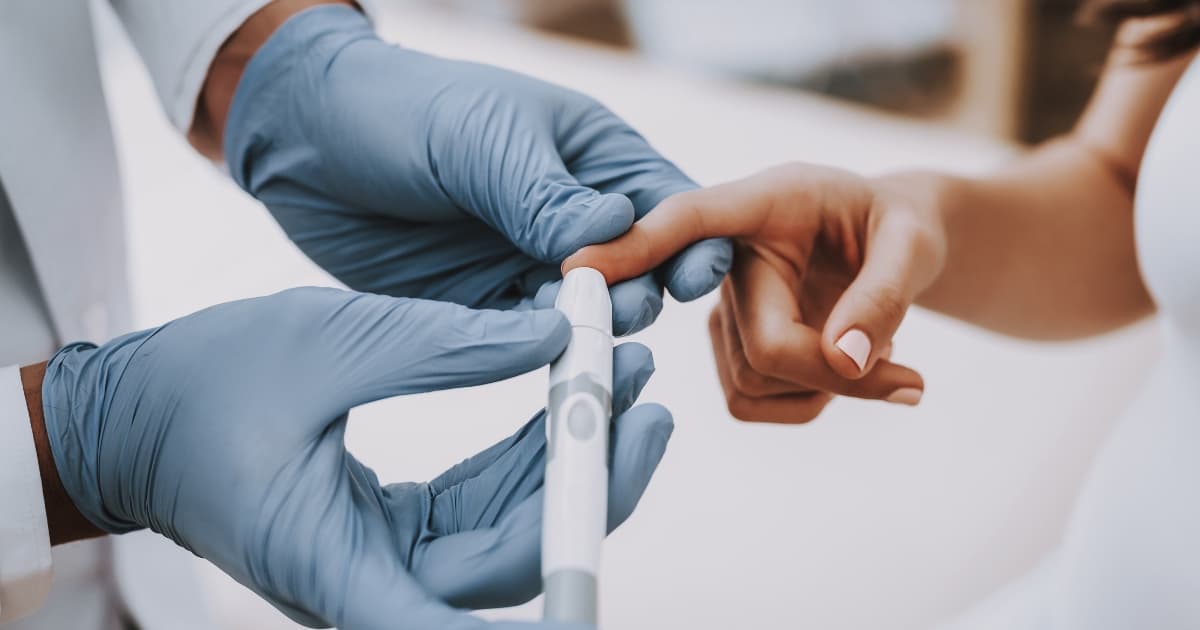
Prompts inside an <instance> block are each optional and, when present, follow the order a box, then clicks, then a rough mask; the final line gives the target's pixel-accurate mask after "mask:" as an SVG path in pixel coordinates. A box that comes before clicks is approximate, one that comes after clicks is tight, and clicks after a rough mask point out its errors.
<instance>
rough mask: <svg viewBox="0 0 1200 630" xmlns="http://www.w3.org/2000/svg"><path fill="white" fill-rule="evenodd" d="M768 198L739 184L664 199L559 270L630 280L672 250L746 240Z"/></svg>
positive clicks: (764, 215)
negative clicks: (734, 238) (586, 271)
mask: <svg viewBox="0 0 1200 630" xmlns="http://www.w3.org/2000/svg"><path fill="white" fill-rule="evenodd" d="M769 208H770V195H769V194H768V193H767V192H765V191H763V190H761V189H760V187H756V186H754V185H752V184H751V183H750V180H738V181H734V182H729V183H727V184H721V185H718V186H713V187H712V188H705V189H700V190H689V191H685V192H681V193H678V194H675V195H672V196H670V197H668V198H667V199H666V200H665V201H663V202H662V203H660V204H659V205H658V206H657V207H656V208H654V210H652V211H651V212H650V213H649V214H647V215H646V216H645V217H643V218H642V219H641V220H639V221H638V222H637V223H634V224H633V227H631V228H629V231H628V232H626V233H625V234H623V235H621V236H619V237H617V238H616V239H614V240H611V241H609V242H607V243H604V244H601V245H593V246H590V247H584V248H583V249H581V250H579V251H578V252H576V253H575V254H574V255H572V256H570V257H569V258H567V259H566V260H565V261H564V262H563V272H564V273H565V272H567V271H570V270H571V269H574V268H576V267H592V268H595V269H598V270H599V271H600V272H601V273H603V274H604V277H605V278H606V279H607V280H608V282H609V284H613V283H615V282H620V281H621V280H626V279H628V278H632V277H635V276H638V275H641V274H643V273H646V272H647V271H650V270H651V269H654V268H655V267H657V266H659V265H661V264H662V263H664V262H666V260H667V259H669V258H670V257H671V256H673V255H674V254H675V253H676V252H678V251H680V250H682V249H683V248H685V247H687V246H688V245H690V244H692V243H694V242H696V241H699V240H702V239H706V238H715V237H721V236H750V235H752V234H754V233H756V232H757V231H758V228H759V227H760V226H761V225H762V223H763V222H764V221H765V220H766V218H767V213H768V211H769Z"/></svg>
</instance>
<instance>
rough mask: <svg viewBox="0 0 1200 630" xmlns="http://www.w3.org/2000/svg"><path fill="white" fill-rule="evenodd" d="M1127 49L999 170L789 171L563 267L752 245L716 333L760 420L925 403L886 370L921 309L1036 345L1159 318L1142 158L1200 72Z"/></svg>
mask: <svg viewBox="0 0 1200 630" xmlns="http://www.w3.org/2000/svg"><path fill="white" fill-rule="evenodd" d="M1150 26H1154V25H1153V24H1151V25H1150ZM1139 28H1149V27H1148V26H1146V25H1145V23H1142V24H1140V25H1139V24H1130V25H1126V27H1125V28H1124V29H1123V30H1122V35H1121V37H1122V38H1125V40H1124V41H1129V40H1131V39H1132V40H1133V41H1137V37H1139V36H1144V31H1143V32H1142V33H1139V32H1137V29H1139ZM1128 54H1129V53H1127V52H1125V51H1123V49H1121V50H1117V51H1115V52H1114V53H1113V55H1112V59H1111V60H1110V63H1109V69H1108V70H1107V72H1106V73H1105V76H1104V79H1103V81H1102V83H1101V87H1100V89H1099V90H1098V91H1097V95H1096V97H1095V99H1094V101H1093V103H1092V105H1091V106H1090V108H1089V110H1088V113H1087V115H1086V116H1085V117H1084V119H1083V120H1082V121H1081V122H1080V124H1079V126H1078V127H1077V128H1076V130H1075V131H1074V132H1073V133H1072V134H1070V135H1069V136H1068V137H1066V138H1063V139H1059V140H1056V141H1054V142H1051V143H1048V144H1046V145H1045V146H1043V147H1040V148H1038V149H1037V150H1035V151H1034V152H1032V153H1031V154H1030V155H1028V156H1025V157H1023V158H1021V159H1019V160H1017V162H1016V163H1015V164H1013V165H1011V166H1010V167H1008V168H1006V169H1003V170H1002V171H1000V172H999V173H997V174H994V175H992V176H988V177H983V178H976V179H968V178H961V177H956V176H952V175H948V174H940V173H928V172H920V173H901V174H897V175H889V176H885V177H880V178H873V179H867V178H862V177H858V176H856V175H853V174H850V173H846V172H843V171H838V170H836V169H828V168H822V167H817V166H812V165H804V164H794V165H786V166H783V167H777V168H775V169H771V170H769V171H767V172H764V173H761V174H758V175H755V176H752V177H749V178H746V179H744V180H740V181H737V182H732V183H730V184H724V185H721V186H717V187H714V188H712V189H708V190H705V191H699V192H686V193H683V194H680V195H677V196H676V197H674V198H672V199H669V200H667V202H666V203H664V204H663V205H662V206H661V207H660V208H659V209H658V210H656V211H655V212H654V213H652V214H650V215H648V216H647V217H646V218H645V219H643V220H642V221H641V222H639V224H638V225H636V226H634V228H633V229H631V230H630V232H629V233H627V234H626V235H624V236H623V237H621V238H620V239H617V240H615V241H613V242H612V243H609V244H606V245H602V246H598V247H592V248H586V249H584V250H582V251H581V252H580V253H578V254H577V255H576V256H574V257H572V258H571V259H569V260H568V261H567V262H566V264H565V265H564V269H570V268H572V267H574V266H578V265H588V266H594V267H597V268H599V269H601V270H602V271H604V272H605V273H606V275H607V276H608V278H609V280H610V281H619V280H620V279H621V278H624V277H627V276H629V275H632V274H636V273H638V272H639V271H640V270H641V269H643V268H647V267H649V266H652V265H653V264H655V262H656V261H658V260H661V259H662V258H663V257H664V256H667V255H670V253H671V252H673V251H677V250H678V248H679V247H680V246H682V244H684V243H687V242H691V241H692V240H695V239H697V238H705V237H711V236H713V235H726V236H735V237H739V238H740V239H742V241H743V242H744V243H745V245H746V247H744V248H742V250H740V251H739V258H738V260H739V262H738V263H737V264H735V270H734V273H733V276H732V278H731V280H730V281H728V282H727V288H726V290H725V291H724V293H723V295H724V296H725V299H723V300H722V303H721V305H720V307H718V309H717V311H716V312H715V313H714V316H713V321H712V326H711V332H712V334H713V338H714V347H715V349H716V350H717V354H718V359H717V361H718V368H719V371H720V374H721V376H722V384H723V385H724V386H725V390H726V396H727V400H728V402H729V404H730V407H731V409H732V410H733V411H734V414H735V415H737V416H738V417H742V418H747V419H757V420H767V419H772V420H775V421H804V420H807V419H811V418H812V417H815V415H816V414H817V413H818V412H819V411H820V409H821V408H822V407H823V406H824V404H825V403H826V402H828V399H829V397H828V396H827V395H825V394H830V393H832V394H845V395H853V396H860V397H868V398H883V399H889V400H893V401H894V402H902V403H907V404H912V403H915V402H916V401H918V400H919V399H920V393H921V391H923V384H922V383H921V382H920V380H919V377H918V376H917V375H916V374H915V373H912V372H911V371H909V372H904V371H898V370H896V368H895V366H894V365H893V364H892V363H891V362H890V361H888V360H887V358H888V357H889V356H890V355H889V352H890V347H891V337H892V335H893V334H894V332H895V331H896V329H897V328H898V327H899V325H900V322H901V320H902V319H903V317H904V314H905V313H906V312H907V310H908V308H909V306H911V304H913V302H914V301H918V300H919V301H920V303H921V304H924V305H926V306H929V307H931V308H935V309H938V310H942V311H943V312H947V313H950V314H952V315H955V316H957V317H960V318H963V319H966V320H968V321H972V322H974V323H976V324H979V325H983V326H988V327H990V328H993V329H997V330H1001V331H1003V332H1006V333H1009V334H1017V335H1022V336H1027V337H1034V338H1066V337H1072V336H1081V335H1086V334H1094V333H1096V332H1100V331H1103V330H1108V329H1111V328H1113V327H1116V326H1119V325H1121V324H1124V323H1127V322H1129V321H1132V320H1134V319H1136V318H1138V317H1140V316H1143V315H1144V314H1145V313H1147V312H1149V310H1150V308H1151V305H1150V301H1149V297H1148V296H1147V294H1146V291H1145V288H1144V287H1143V286H1142V284H1141V280H1140V277H1139V276H1138V272H1137V266H1136V260H1135V258H1134V253H1133V232H1132V225H1133V222H1132V190H1133V184H1134V181H1135V175H1136V171H1137V166H1138V164H1139V162H1140V159H1141V154H1142V152H1143V151H1144V150H1145V146H1146V142H1147V140H1148V137H1149V132H1150V130H1151V129H1152V127H1153V120H1154V118H1155V117H1156V116H1157V113H1158V111H1159V109H1161V107H1162V105H1163V103H1164V101H1165V99H1166V97H1167V95H1168V94H1169V93H1170V90H1171V88H1172V87H1173V85H1174V82H1175V80H1176V79H1177V78H1178V76H1179V73H1180V72H1182V69H1183V67H1184V66H1186V63H1187V60H1186V59H1176V60H1172V61H1167V62H1157V63H1139V64H1131V63H1130V59H1129V58H1128V56H1127V55H1128ZM739 266H740V269H739ZM739 307H741V308H740V309H739ZM739 312H741V313H742V314H743V315H742V316H741V317H737V315H738V313H739ZM731 320H735V321H731ZM722 331H724V332H723V333H722ZM881 366H882V367H881ZM830 372H832V373H834V374H836V375H838V376H840V377H842V378H844V379H853V380H856V381H857V382H858V386H851V385H849V384H848V383H845V382H839V381H837V380H835V379H832V378H831V377H830Z"/></svg>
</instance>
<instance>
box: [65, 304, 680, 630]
mask: <svg viewBox="0 0 1200 630" xmlns="http://www.w3.org/2000/svg"><path fill="white" fill-rule="evenodd" d="M569 334H570V333H569V328H568V325H567V322H566V320H565V319H564V318H563V317H562V315H561V314H559V313H558V312H557V311H553V310H537V311H526V312H504V311H473V310H470V309H467V308H465V307H462V306H459V305H455V304H448V303H439V302H428V301H424V300H415V299H403V298H400V299H398V298H390V297H385V296H379V295H364V294H356V293H351V292H346V291H340V290H335V289H311V288H310V289H295V290H291V291H286V292H283V293H279V294H276V295H272V296H269V297H264V298H257V299H251V300H245V301H240V302H232V303H228V304H224V305H220V306H216V307H213V308H209V309H206V310H204V311H200V312H198V313H196V314H194V315H191V316H188V317H184V318H182V319H179V320H177V321H174V322H171V323H168V324H166V325H164V326H162V327H159V328H156V329H152V330H147V331H142V332H137V333H132V334H129V335H126V336H124V337H120V338H118V339H116V340H114V341H112V342H110V343H107V344H105V345H103V346H100V347H96V346H94V345H91V344H74V345H71V346H68V347H66V348H64V349H63V350H61V351H60V352H59V353H58V354H57V355H55V357H54V358H53V359H52V360H51V361H50V362H49V364H48V365H47V368H46V374H45V377H44V379H43V381H42V396H43V404H42V409H43V411H44V423H45V429H46V433H47V435H48V437H49V439H48V442H49V445H50V450H51V452H52V454H53V460H54V464H55V468H56V469H57V472H58V475H59V477H60V478H61V481H62V486H63V487H64V488H65V490H66V492H67V494H68V495H69V497H70V499H71V500H72V502H73V503H74V504H75V506H76V507H77V508H78V510H79V512H80V513H81V514H82V515H83V516H84V517H85V518H86V519H87V520H89V521H90V522H91V523H93V524H95V525H96V526H99V527H100V528H101V529H103V530H104V531H106V532H111V533H121V532H128V531H132V530H136V529H141V528H146V527H148V528H151V529H153V530H154V531H156V532H159V533H162V534H164V535H166V536H168V537H170V538H171V539H172V540H174V541H175V542H177V543H179V544H180V545H182V546H184V547H186V548H188V549H189V550H191V551H193V552H194V553H196V554H197V555H199V556H202V557H204V558H207V559H208V560H210V561H212V562H213V563H215V564H216V565H217V566H219V567H220V568H221V569H223V570H224V571H226V572H227V573H229V574H230V575H231V576H233V577H234V578H235V579H237V580H238V581H239V582H241V583H242V584H245V585H246V586H248V587H249V588H251V589H252V590H254V591H255V592H257V593H259V594H260V595H262V596H263V597H265V598H267V599H268V600H269V601H271V603H273V604H274V605H275V606H276V607H278V608H279V609H280V610H282V611H284V612H285V613H286V614H287V615H288V616H290V617H291V618H293V619H295V620H297V621H299V622H301V623H304V624H306V625H310V626H330V625H336V626H338V627H339V628H343V629H345V630H360V629H361V630H371V629H383V628H388V629H390V630H395V629H400V630H403V629H406V628H412V629H424V628H447V629H458V628H477V627H484V626H487V627H492V626H490V625H488V624H486V623H485V622H483V621H482V620H480V619H477V618H475V617H473V616H470V615H468V614H466V613H463V612H460V611H457V610H455V609H454V608H452V606H453V607H464V608H477V607H497V606H506V605H514V604H517V603H521V602H523V601H526V600H528V599H530V598H532V597H534V596H535V595H536V594H537V593H538V592H539V590H540V545H541V515H542V506H541V490H540V488H541V484H542V473H543V469H544V462H543V461H542V458H543V456H544V453H545V437H544V435H545V430H544V428H543V425H542V422H543V419H542V416H543V414H542V413H538V414H537V415H536V416H535V417H534V418H533V420H531V421H530V422H529V423H528V424H526V425H525V427H524V428H522V429H521V430H520V431H519V432H517V434H516V435H514V436H512V437H511V438H509V439H507V440H505V441H503V442H501V443H499V444H497V445H496V446H493V447H492V448H490V449H488V450H486V451H484V452H482V453H480V454H479V455H477V456H475V457H473V458H470V459H468V460H466V461H464V462H463V463H461V464H459V465H458V466H455V467H454V468H452V469H451V470H450V471H448V472H446V473H445V474H443V475H442V476H440V477H438V478H437V479H435V480H434V481H432V482H429V483H400V484H394V485H389V486H381V485H380V484H379V481H378V479H377V478H376V476H375V474H374V473H373V472H372V471H371V469H370V468H368V467H367V466H365V465H364V464H362V463H361V462H359V461H358V460H357V459H355V458H354V457H353V456H352V455H351V454H349V453H348V452H347V451H346V448H345V445H344V443H343V435H344V432H345V429H346V421H347V414H348V411H349V410H350V409H351V408H352V407H355V406H357V405H361V404H364V403H367V402H370V401H373V400H378V399H381V398H386V397H390V396H397V395H403V394H412V393H417V392H425V391H431V390H438V389H447V388H454V387H463V386H469V385H477V384H481V383H486V382H489V381H496V380H500V379H504V378H507V377H510V376H514V375H516V374H520V373H522V372H526V371H529V370H532V369H535V368H538V367H540V366H542V365H545V364H546V363H548V362H549V361H551V360H552V359H554V358H555V357H556V356H557V355H558V354H559V353H561V352H562V350H563V349H564V347H565V346H566V344H567V341H568V336H569ZM614 358H615V363H614V370H613V371H614V392H615V393H614V401H613V402H614V408H615V412H616V413H618V414H619V415H618V416H617V418H616V420H615V423H614V428H613V436H612V452H611V467H610V470H611V473H610V474H611V479H610V488H611V497H610V505H609V528H610V530H611V529H612V528H614V527H616V526H617V525H618V524H620V523H621V522H622V521H624V520H625V518H627V517H628V516H629V514H630V513H631V511H632V510H633V507H634V506H635V504H636V503H637V501H638V499H639V498H640V497H641V494H642V492H643V490H644V489H645V487H646V484H647V483H648V482H649V480H650V476H651V474H652V473H653V471H654V468H655V466H656V465H657V464H658V461H659V459H660V458H661V456H662V454H663V451H664V449H665V447H666V443H667V440H668V438H669V436H670V433H671V429H672V422H671V417H670V414H669V413H668V412H667V411H666V410H665V409H663V408H661V407H659V406H656V405H643V406H640V407H637V408H634V409H629V407H630V406H631V405H632V403H633V401H634V399H635V398H636V396H637V394H638V392H639V391H640V390H641V388H642V386H643V385H644V384H645V383H646V381H647V379H648V378H649V377H650V374H651V373H652V371H653V361H652V358H651V356H650V353H649V351H648V350H647V349H646V348H645V347H643V346H640V345H637V344H626V345H624V346H621V347H620V348H618V349H617V352H616V354H615V357H614ZM413 420H416V419H413ZM422 420H426V421H428V420H429V419H422ZM439 421H442V422H451V421H453V419H449V418H444V419H440V420H439ZM396 446H397V448H396V452H397V456H398V457H402V456H403V453H404V450H405V449H406V448H412V447H414V445H404V444H397V445H396ZM417 446H418V447H419V445H417ZM533 626H534V627H554V626H542V625H537V624H534V625H533ZM495 627H514V628H515V627H525V624H497V625H496V626H495Z"/></svg>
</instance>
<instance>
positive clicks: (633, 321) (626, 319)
mask: <svg viewBox="0 0 1200 630" xmlns="http://www.w3.org/2000/svg"><path fill="white" fill-rule="evenodd" d="M561 287H562V281H561V280H560V281H557V282H553V283H550V284H546V285H543V286H542V288H541V289H540V290H538V293H537V296H536V297H535V298H534V302H533V303H534V306H535V307H537V308H553V307H554V300H555V299H557V298H558V290H559V289H560V288H561ZM609 297H610V298H611V300H612V309H613V334H614V335H617V336H622V335H632V334H633V333H635V332H638V331H640V330H642V329H644V328H646V327H647V326H649V325H650V324H652V323H654V320H655V319H657V318H658V314H659V313H661V312H662V307H663V300H662V287H661V286H659V284H658V283H657V282H655V280H654V278H653V277H652V276H651V275H650V274H644V275H641V276H638V277H636V278H633V279H632V280H626V281H624V282H621V283H618V284H615V285H613V286H612V287H610V288H609Z"/></svg>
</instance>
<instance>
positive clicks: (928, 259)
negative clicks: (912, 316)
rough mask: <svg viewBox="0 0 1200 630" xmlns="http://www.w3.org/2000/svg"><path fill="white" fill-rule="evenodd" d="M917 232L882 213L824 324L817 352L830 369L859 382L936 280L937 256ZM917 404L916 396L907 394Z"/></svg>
mask: <svg viewBox="0 0 1200 630" xmlns="http://www.w3.org/2000/svg"><path fill="white" fill-rule="evenodd" d="M931 242H932V239H929V238H924V237H923V233H922V228H921V227H919V226H918V225H916V223H915V222H913V221H912V220H910V219H908V218H907V216H906V215H904V214H903V213H899V212H885V213H883V215H882V217H881V218H880V220H879V225H878V227H877V228H876V229H875V230H873V233H872V235H871V237H870V239H869V241H868V242H867V246H866V251H865V257H864V259H863V265H862V268H861V269H860V270H859V272H858V275H856V276H855V278H854V280H853V281H852V282H851V283H850V286H849V287H847V288H846V291H845V293H843V294H842V295H841V297H840V298H839V299H838V301H837V303H836V304H835V305H834V307H833V310H832V311H830V313H829V318H828V319H827V320H826V322H825V328H824V331H823V334H822V344H821V349H822V351H823V352H824V353H825V358H826V360H827V361H828V362H829V365H830V366H831V367H832V368H833V369H834V371H836V372H837V373H838V374H840V375H842V376H844V377H847V378H859V377H861V376H862V375H863V374H866V373H868V372H869V371H874V370H873V369H871V365H872V364H873V363H874V362H875V361H876V360H878V359H879V356H880V355H879V353H880V351H881V350H882V349H883V348H884V347H885V346H886V345H887V344H888V343H890V342H891V339H892V336H893V335H894V334H895V333H896V330H897V329H898V328H899V327H900V322H901V321H902V320H903V319H904V315H905V314H906V313H907V312H908V308H909V307H910V306H911V305H912V303H913V301H914V300H915V299H916V297H917V294H918V293H920V292H921V291H923V290H924V289H925V288H926V287H927V286H928V285H929V283H930V282H932V281H933V278H934V276H935V275H936V269H937V266H938V265H937V262H936V260H937V258H938V256H939V253H938V252H936V251H934V249H935V247H934V246H933V245H932V244H931ZM910 394H911V396H912V397H914V398H915V399H919V398H920V392H919V390H914V391H913V392H910Z"/></svg>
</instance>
